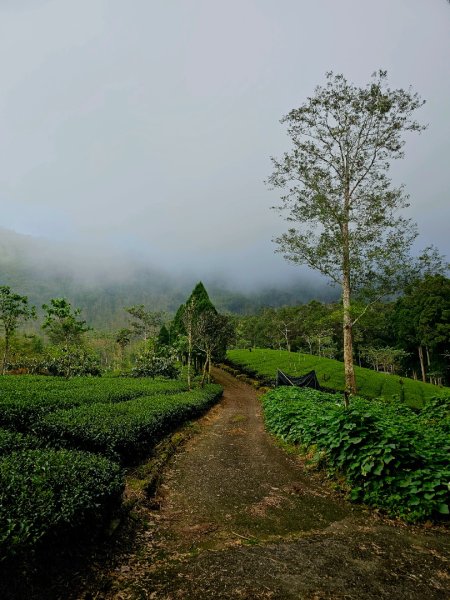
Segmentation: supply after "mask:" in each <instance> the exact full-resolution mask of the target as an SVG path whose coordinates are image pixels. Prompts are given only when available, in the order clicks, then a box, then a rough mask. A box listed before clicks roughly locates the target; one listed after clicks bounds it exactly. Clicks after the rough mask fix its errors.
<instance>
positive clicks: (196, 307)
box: [172, 281, 217, 336]
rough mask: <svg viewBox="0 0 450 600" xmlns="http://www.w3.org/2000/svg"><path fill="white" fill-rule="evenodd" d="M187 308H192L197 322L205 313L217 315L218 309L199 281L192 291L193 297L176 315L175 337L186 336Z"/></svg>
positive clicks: (173, 325) (174, 324)
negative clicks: (185, 318) (185, 315)
mask: <svg viewBox="0 0 450 600" xmlns="http://www.w3.org/2000/svg"><path fill="white" fill-rule="evenodd" d="M187 306H192V310H193V318H194V320H196V319H197V317H198V316H199V315H200V314H202V313H204V312H205V311H212V312H214V313H215V314H217V310H216V307H215V306H214V304H213V303H212V302H211V300H210V298H209V295H208V292H207V291H206V288H205V286H204V285H203V283H202V282H201V281H199V282H198V283H197V285H196V286H195V287H194V289H193V290H192V292H191V295H190V296H189V298H188V299H187V301H186V303H185V304H182V305H181V306H180V307H179V309H178V310H177V312H176V314H175V318H174V320H173V324H172V331H173V332H174V335H175V336H176V335H186V327H185V324H184V314H185V312H186V307H187Z"/></svg>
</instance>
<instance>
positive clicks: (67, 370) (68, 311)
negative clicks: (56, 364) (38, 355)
mask: <svg viewBox="0 0 450 600" xmlns="http://www.w3.org/2000/svg"><path fill="white" fill-rule="evenodd" d="M42 308H43V309H44V310H45V312H46V313H47V315H46V318H45V321H44V324H43V325H42V328H43V329H44V330H45V331H46V332H47V334H48V337H49V338H50V341H51V342H52V344H55V345H56V346H59V347H60V348H61V350H62V352H63V354H64V357H65V358H64V360H63V361H62V363H63V364H64V368H63V371H64V374H65V376H66V378H69V377H70V376H71V375H72V373H73V371H74V366H75V365H76V363H77V362H79V360H80V358H79V356H80V353H79V352H78V348H79V347H80V345H81V340H82V336H83V334H84V333H86V332H87V331H89V330H90V329H91V327H89V326H88V325H87V324H86V321H84V320H82V319H79V318H78V317H79V316H80V314H81V310H80V309H79V308H75V309H72V306H71V305H70V302H68V301H67V300H66V299H65V298H52V299H51V300H50V304H43V305H42ZM72 348H73V349H74V351H73V352H72V351H71V350H72Z"/></svg>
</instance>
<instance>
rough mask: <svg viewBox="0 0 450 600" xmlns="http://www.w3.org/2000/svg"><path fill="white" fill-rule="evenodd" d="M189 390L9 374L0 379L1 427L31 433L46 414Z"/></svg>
mask: <svg viewBox="0 0 450 600" xmlns="http://www.w3.org/2000/svg"><path fill="white" fill-rule="evenodd" d="M186 389H187V387H186V383H185V382H182V381H167V380H163V379H161V380H158V379H155V380H148V379H146V380H144V379H125V378H112V377H109V378H108V377H104V378H98V379H97V378H92V377H77V378H73V379H70V380H61V379H60V378H58V377H45V376H33V375H22V376H13V375H9V376H8V375H7V376H3V377H0V425H2V426H6V427H9V428H13V429H16V430H18V431H28V430H30V429H32V428H33V426H34V424H35V423H36V422H37V421H38V420H40V419H41V418H42V417H43V416H44V415H46V414H48V413H51V412H53V411H55V410H59V409H62V408H71V407H74V406H81V405H85V404H94V403H115V402H123V401H126V400H131V399H133V398H138V397H140V396H151V395H158V396H161V395H163V394H174V393H177V392H182V391H185V390H186Z"/></svg>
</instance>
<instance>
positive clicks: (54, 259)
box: [0, 228, 338, 329]
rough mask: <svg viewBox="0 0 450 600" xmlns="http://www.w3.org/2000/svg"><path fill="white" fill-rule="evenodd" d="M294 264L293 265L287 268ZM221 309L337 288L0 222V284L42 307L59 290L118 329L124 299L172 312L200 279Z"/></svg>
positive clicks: (294, 299) (299, 298)
mask: <svg viewBox="0 0 450 600" xmlns="http://www.w3.org/2000/svg"><path fill="white" fill-rule="evenodd" d="M294 273H295V270H293V275H294ZM199 278H200V279H202V280H203V283H204V284H205V286H206V288H207V290H208V293H209V295H210V297H211V300H212V301H213V303H214V304H215V306H216V307H217V308H218V310H219V311H221V312H231V313H236V314H250V313H254V312H256V311H257V310H258V309H260V308H262V307H265V306H272V307H277V306H283V305H293V304H300V303H303V302H308V301H309V300H312V299H318V300H323V301H327V300H334V299H336V297H337V294H338V292H337V291H336V290H335V289H333V288H331V287H329V286H327V285H326V284H324V283H322V282H320V281H319V282H318V281H317V280H316V281H315V282H314V283H313V282H312V281H310V280H309V279H305V280H304V282H298V281H297V282H295V283H286V284H285V285H270V284H268V285H267V286H260V287H259V288H255V289H251V290H246V291H245V292H243V291H239V290H238V289H236V286H235V285H233V284H232V283H231V282H229V281H226V280H225V279H222V280H221V279H220V278H211V277H208V276H205V277H198V276H193V275H192V274H188V273H184V274H182V275H177V276H175V275H173V274H171V273H168V272H165V271H164V270H163V269H161V270H159V269H156V268H155V267H148V266H146V265H145V264H144V262H143V261H141V260H137V259H136V260H133V259H132V258H131V257H129V256H128V257H125V256H123V255H122V254H120V255H119V254H115V253H114V252H112V251H106V250H105V249H102V250H99V251H98V252H96V253H95V254H94V253H93V252H92V250H87V249H86V248H82V247H76V246H70V245H67V244H62V243H58V242H49V241H47V240H44V239H41V238H36V237H32V236H27V235H22V234H19V233H16V232H13V231H11V230H7V229H1V228H0V285H9V286H11V288H13V289H14V291H16V292H18V293H20V294H23V295H26V296H28V298H29V301H30V303H31V304H33V305H35V306H36V307H38V308H39V309H40V307H41V306H42V304H43V303H44V302H48V301H49V299H50V298H54V297H65V298H68V299H69V301H70V302H71V303H72V304H73V305H74V306H77V307H80V308H81V309H82V310H83V316H84V318H86V320H87V321H88V323H89V324H91V325H93V326H94V327H96V328H99V329H117V328H118V327H121V326H124V325H125V324H126V322H127V315H126V313H125V312H124V310H123V307H125V306H131V305H133V304H145V305H146V306H147V307H148V308H149V309H151V310H161V311H164V312H166V313H168V314H169V315H173V314H174V313H175V311H176V310H177V308H178V307H179V305H180V304H181V303H182V302H184V301H185V300H186V298H187V296H188V295H189V293H190V292H191V290H192V288H193V287H194V285H195V284H196V283H197V280H198V279H199Z"/></svg>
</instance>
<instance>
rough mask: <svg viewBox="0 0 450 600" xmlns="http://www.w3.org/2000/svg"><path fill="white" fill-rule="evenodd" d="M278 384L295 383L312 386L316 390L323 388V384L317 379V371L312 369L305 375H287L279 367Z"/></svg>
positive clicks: (296, 384)
mask: <svg viewBox="0 0 450 600" xmlns="http://www.w3.org/2000/svg"><path fill="white" fill-rule="evenodd" d="M276 385H277V386H279V385H294V386H297V387H310V388H313V389H315V390H321V389H322V388H321V386H320V383H319V380H318V379H317V375H316V372H315V371H310V372H309V373H306V375H303V377H291V375H286V373H283V371H280V370H279V369H278V371H277V379H276Z"/></svg>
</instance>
